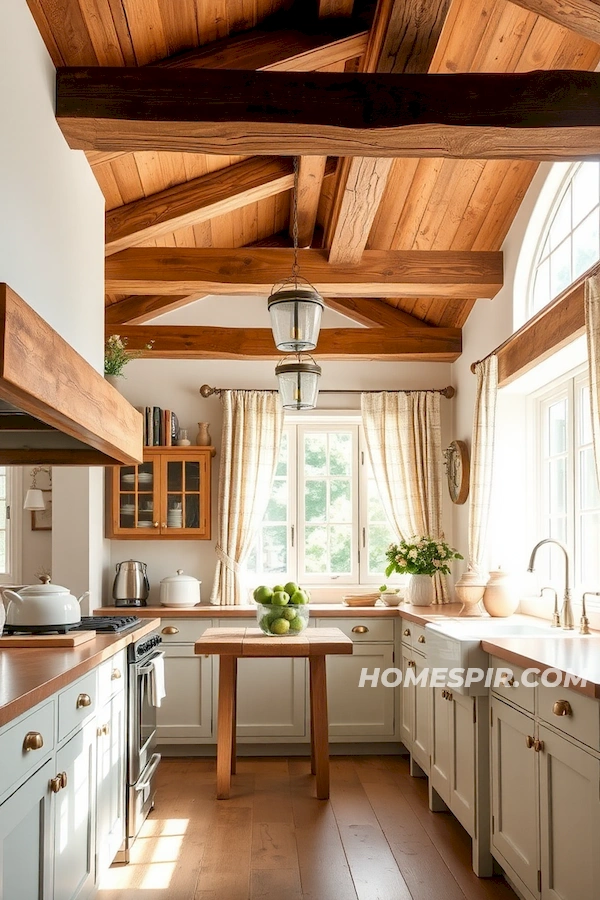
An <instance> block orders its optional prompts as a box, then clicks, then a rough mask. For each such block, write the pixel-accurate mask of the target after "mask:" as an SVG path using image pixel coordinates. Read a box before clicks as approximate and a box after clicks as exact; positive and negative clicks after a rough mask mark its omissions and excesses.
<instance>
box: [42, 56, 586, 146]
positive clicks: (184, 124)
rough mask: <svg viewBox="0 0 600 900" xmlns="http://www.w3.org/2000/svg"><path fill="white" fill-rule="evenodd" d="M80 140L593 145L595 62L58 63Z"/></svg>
mask: <svg viewBox="0 0 600 900" xmlns="http://www.w3.org/2000/svg"><path fill="white" fill-rule="evenodd" d="M56 117H57V121H58V124H59V125H60V127H61V129H62V131H63V133H64V135H65V137H66V139H67V141H68V143H69V145H70V146H71V147H74V148H77V149H82V150H146V149H153V150H166V151H192V152H202V153H226V154H228V155H230V154H240V155H246V154H249V153H256V154H259V155H270V154H272V152H273V148H274V147H277V150H278V153H279V154H280V155H291V154H297V153H301V154H305V155H308V154H310V155H318V156H323V155H332V156H336V155H339V156H352V155H361V156H378V157H383V156H427V157H431V156H437V157H453V158H486V159H487V158H511V159H539V160H552V159H563V160H564V159H579V158H583V157H591V156H598V155H599V151H598V148H599V147H600V74H599V73H597V72H581V71H568V72H565V71H542V72H529V73H524V74H523V73H518V74H512V73H511V74H504V73H503V74H481V73H476V74H470V73H469V74H460V75H385V74H383V75H381V74H374V75H371V74H349V73H325V72H315V73H309V74H306V73H296V72H241V71H232V70H219V71H215V70H210V69H205V70H195V69H194V70H190V71H185V72H181V71H179V70H176V69H175V70H172V69H159V68H154V67H149V68H141V69H127V68H124V69H114V68H89V67H84V68H75V69H59V70H58V71H57V104H56Z"/></svg>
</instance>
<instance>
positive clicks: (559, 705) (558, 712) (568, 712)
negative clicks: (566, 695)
mask: <svg viewBox="0 0 600 900" xmlns="http://www.w3.org/2000/svg"><path fill="white" fill-rule="evenodd" d="M552 712H553V713H554V715H555V716H572V715H573V709H572V707H571V704H570V703H569V701H568V700H557V701H556V703H555V704H554V705H553V707H552Z"/></svg>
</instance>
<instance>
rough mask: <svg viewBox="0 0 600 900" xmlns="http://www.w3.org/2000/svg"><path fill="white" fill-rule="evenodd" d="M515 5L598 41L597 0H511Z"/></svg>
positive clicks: (599, 17)
mask: <svg viewBox="0 0 600 900" xmlns="http://www.w3.org/2000/svg"><path fill="white" fill-rule="evenodd" d="M512 2H513V3H515V4H516V5H517V6H521V7H523V9H527V10H529V12H533V13H537V15H538V16H543V17H544V19H549V20H550V21H551V22H555V23H556V24H557V25H562V26H563V28H568V29H569V31H574V32H575V33H576V34H580V35H582V37H584V38H587V39H588V40H590V41H595V43H596V44H598V43H600V6H599V5H598V0H512Z"/></svg>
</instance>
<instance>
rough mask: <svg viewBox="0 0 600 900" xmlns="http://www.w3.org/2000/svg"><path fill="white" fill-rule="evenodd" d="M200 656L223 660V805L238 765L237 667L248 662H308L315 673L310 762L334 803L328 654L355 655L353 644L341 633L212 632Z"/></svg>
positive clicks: (199, 646) (321, 792) (320, 792)
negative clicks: (286, 658) (288, 659)
mask: <svg viewBox="0 0 600 900" xmlns="http://www.w3.org/2000/svg"><path fill="white" fill-rule="evenodd" d="M194 649H195V652H196V653H197V654H199V653H204V654H214V655H216V656H219V657H220V659H219V712H218V720H217V799H219V800H227V799H228V798H229V792H230V790H231V776H232V774H235V764H236V741H235V724H236V693H237V661H238V659H239V658H240V657H244V658H252V657H254V658H255V659H256V658H263V659H264V658H268V657H281V656H292V657H306V658H307V659H308V664H309V672H310V757H311V771H312V773H313V775H315V776H316V782H317V797H318V798H319V800H327V799H328V798H329V724H328V717H327V673H326V665H325V657H326V656H327V655H328V654H332V655H338V654H351V653H352V650H353V645H352V641H351V640H350V638H348V637H346V635H345V634H344V633H343V632H342V631H340V629H339V628H318V629H317V628H307V629H306V631H304V632H303V633H302V634H300V635H297V636H294V637H276V636H270V635H266V634H264V633H263V632H262V631H261V630H260V628H207V630H206V631H205V632H204V634H203V635H202V637H201V638H199V640H197V641H196V643H195V645H194Z"/></svg>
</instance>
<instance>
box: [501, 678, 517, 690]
mask: <svg viewBox="0 0 600 900" xmlns="http://www.w3.org/2000/svg"><path fill="white" fill-rule="evenodd" d="M501 683H502V686H503V687H513V686H514V683H515V679H514V678H513V676H512V675H511V677H510V678H507V677H506V675H503V676H502V679H501Z"/></svg>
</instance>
